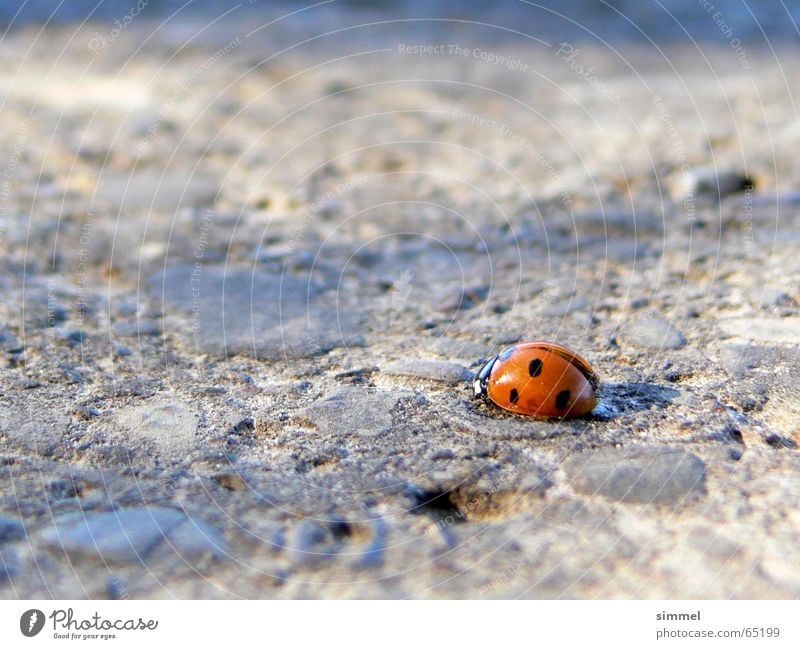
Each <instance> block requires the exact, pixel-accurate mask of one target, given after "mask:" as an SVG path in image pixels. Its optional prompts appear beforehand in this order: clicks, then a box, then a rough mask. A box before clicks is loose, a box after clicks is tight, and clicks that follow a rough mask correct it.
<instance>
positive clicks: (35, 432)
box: [0, 406, 69, 457]
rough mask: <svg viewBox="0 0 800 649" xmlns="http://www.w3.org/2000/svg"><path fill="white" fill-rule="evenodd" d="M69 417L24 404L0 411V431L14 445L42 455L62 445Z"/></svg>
mask: <svg viewBox="0 0 800 649" xmlns="http://www.w3.org/2000/svg"><path fill="white" fill-rule="evenodd" d="M68 425H69V420H68V419H67V417H65V416H64V415H62V414H61V413H59V412H56V411H53V410H50V411H47V412H45V411H41V410H37V411H31V410H29V409H28V408H26V407H24V406H14V407H11V408H4V409H2V410H0V433H2V434H4V435H5V436H6V437H7V438H8V440H9V441H10V442H11V443H12V444H13V445H16V446H19V447H20V448H22V449H25V450H26V451H29V452H31V453H33V454H34V455H39V456H42V457H50V456H53V455H55V454H57V453H58V452H59V451H60V450H62V449H63V448H64V438H65V435H66V433H67V427H68Z"/></svg>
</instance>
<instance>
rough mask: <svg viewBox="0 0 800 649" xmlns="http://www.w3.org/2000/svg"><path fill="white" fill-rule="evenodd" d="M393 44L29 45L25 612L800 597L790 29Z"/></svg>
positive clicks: (20, 300) (15, 221) (18, 176)
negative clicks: (517, 384) (558, 365)
mask: <svg viewBox="0 0 800 649" xmlns="http://www.w3.org/2000/svg"><path fill="white" fill-rule="evenodd" d="M251 4H252V3H251ZM361 4H362V5H366V6H361V7H358V6H355V5H354V4H353V3H343V4H337V3H334V5H331V6H320V7H317V8H316V9H307V10H305V12H304V15H303V16H294V17H291V18H285V19H280V14H281V12H282V11H283V10H287V9H286V7H284V6H283V5H275V4H273V5H269V6H264V7H260V6H256V7H245V8H243V9H242V10H241V11H234V12H232V13H231V14H230V15H228V16H226V17H225V18H224V19H220V20H218V21H214V19H215V18H216V17H218V16H219V15H220V14H221V13H222V9H220V8H219V7H218V6H216V5H214V6H206V8H205V11H204V12H198V13H194V14H188V15H187V16H186V17H185V19H184V20H180V21H179V20H167V21H166V22H165V23H164V24H163V25H162V24H161V22H160V19H156V17H155V16H151V17H149V18H148V16H145V15H142V16H141V17H140V18H139V19H137V20H135V21H133V22H132V23H131V24H130V25H129V26H128V27H127V28H126V29H125V30H124V31H123V32H121V33H120V34H119V35H118V36H117V37H115V38H114V39H113V40H111V41H109V42H107V43H106V44H105V45H104V46H103V47H100V46H98V42H99V41H98V42H95V41H93V39H96V38H97V34H100V35H105V36H106V38H108V35H109V34H110V29H111V23H110V22H109V23H102V22H98V23H88V24H86V25H83V26H79V25H80V23H79V22H78V23H74V22H70V21H72V20H73V19H74V17H73V16H72V15H71V14H70V15H67V14H64V15H60V19H59V20H56V21H53V22H52V23H51V24H50V25H48V26H47V27H46V28H45V29H44V31H42V32H40V31H39V26H38V25H36V26H33V25H32V26H28V27H25V26H19V27H17V26H15V27H13V28H12V29H10V30H9V31H8V32H6V34H5V35H4V36H3V38H2V41H0V58H2V60H3V61H4V70H5V71H4V72H3V73H2V74H0V89H1V90H2V93H1V94H2V100H0V101H2V111H3V115H4V126H5V128H4V129H3V131H2V133H0V141H2V151H3V152H4V153H3V156H2V158H0V165H3V167H4V176H3V177H2V181H3V186H2V192H0V597H5V598H31V599H39V598H50V597H57V598H68V599H80V598H85V597H90V598H112V599H121V598H130V597H143V598H162V597H164V598H167V597H179V598H223V597H225V598H227V597H230V598H235V597H244V598H302V597H325V598H338V597H341V598H349V597H359V598H373V597H381V598H384V597H388V598H410V597H418V598H429V597H487V598H510V597H527V598H681V599H690V598H704V597H708V598H752V599H758V598H797V597H800V455H799V453H800V450H798V445H799V444H800V428H798V423H797V422H798V421H799V420H800V399H798V397H797V395H798V394H800V378H798V377H800V355H799V354H798V346H799V345H800V306H799V302H800V293H799V292H798V281H797V279H798V277H800V198H798V197H799V196H800V167H798V165H797V163H796V159H797V149H798V145H799V144H800V135H798V130H797V123H798V121H797V114H796V111H795V109H794V106H795V105H797V102H796V101H794V99H793V97H794V96H795V95H796V94H797V92H798V86H797V79H796V75H795V76H789V74H788V70H789V69H790V66H789V67H787V65H786V61H788V60H789V59H788V58H786V57H788V56H789V54H787V50H786V42H787V41H785V40H783V39H784V37H785V36H786V35H787V32H786V31H785V29H784V27H785V23H786V21H787V20H788V18H787V17H785V16H784V19H783V20H773V18H774V17H773V16H771V14H770V15H764V16H761V14H758V16H759V17H760V19H761V20H762V23H763V25H764V26H765V28H766V30H767V34H768V35H770V36H774V38H773V40H772V41H770V43H769V45H770V46H772V48H774V49H770V47H768V44H767V43H766V42H765V41H764V39H763V35H761V33H760V32H759V30H757V29H755V28H753V27H752V25H751V24H750V23H747V20H751V21H752V19H751V18H749V17H743V16H742V15H741V12H739V13H736V11H735V6H738V7H739V10H741V6H740V5H736V4H735V3H726V2H720V3H718V4H719V6H720V8H721V11H723V13H724V14H725V15H726V16H727V17H728V20H729V23H730V24H731V25H732V26H733V29H734V30H737V31H735V34H736V37H737V38H738V39H740V42H741V43H743V44H744V45H743V46H742V48H743V49H742V52H743V54H742V53H741V52H737V49H736V48H735V47H733V46H732V43H731V41H730V39H729V38H727V37H726V36H725V34H723V33H721V32H720V30H719V28H718V26H717V24H715V22H714V21H713V19H712V17H711V16H709V15H706V14H705V12H704V11H703V10H702V8H700V7H695V9H694V10H688V9H686V3H683V4H681V3H678V4H679V5H681V7H683V8H682V9H681V8H674V7H673V8H674V9H675V11H676V12H677V13H676V15H677V17H678V19H679V20H683V21H684V22H685V24H686V25H687V27H688V32H689V33H690V34H693V35H695V36H696V37H697V39H698V40H697V41H696V42H695V43H694V44H692V41H689V40H688V39H687V37H686V35H685V34H683V33H682V32H680V31H675V30H672V29H671V28H667V27H666V25H669V24H671V22H670V20H669V19H668V18H667V17H666V15H664V16H662V17H661V18H660V19H658V20H656V19H653V18H652V16H651V15H650V14H649V13H647V12H644V10H643V9H640V8H639V4H638V3H619V5H620V7H622V9H621V11H623V13H625V12H628V13H627V15H628V16H629V17H631V18H632V20H633V21H634V23H635V24H637V25H640V26H641V27H642V29H643V31H642V32H637V31H636V30H635V29H633V28H632V27H631V26H630V24H628V23H627V22H626V21H624V20H623V18H621V17H620V16H619V15H617V14H614V13H613V12H612V11H611V9H610V8H607V9H606V10H603V11H601V10H600V9H598V6H599V5H598V4H597V3H594V4H592V3H588V4H587V3H575V8H571V9H570V11H571V12H575V13H573V14H571V15H572V16H573V18H574V19H575V20H576V22H575V23H569V21H567V20H566V19H560V18H559V17H558V15H554V14H552V13H548V12H547V10H545V9H537V8H536V7H533V6H531V5H524V6H523V5H518V3H500V5H502V6H500V7H498V8H497V9H495V10H489V9H486V8H484V9H480V8H479V7H471V5H468V4H466V3H462V4H458V3H456V4H455V5H454V4H452V3H445V4H443V5H442V6H441V7H440V9H439V11H441V12H443V15H445V17H449V18H453V19H454V20H451V21H432V20H421V19H420V20H410V18H424V17H426V16H427V17H431V16H434V14H435V12H434V14H431V13H430V12H431V11H433V10H431V9H428V8H426V9H419V10H416V9H414V8H413V5H407V4H402V5H399V6H400V7H401V8H397V7H395V8H392V7H391V5H390V4H388V3H361ZM512 4H513V5H514V7H511V6H510V5H512ZM666 4H667V5H669V6H672V4H671V3H666ZM673 4H674V3H673ZM690 4H691V3H690ZM79 5H80V3H75V4H74V5H72V6H73V8H74V10H75V11H78V10H79ZM517 5H518V6H517ZM204 6H205V5H204ZM108 10H109V8H108V7H105V9H104V11H108ZM64 11H66V9H65V10H64ZM120 11H122V12H123V13H124V9H123V8H120ZM287 11H288V10H287ZM415 11H418V12H419V13H415ZM758 11H761V10H758ZM787 11H788V10H787ZM215 12H216V13H215ZM597 12H600V13H599V14H598V13H597ZM767 13H768V12H767ZM601 14H602V15H601ZM0 15H2V14H0ZM120 15H121V14H120ZM537 16H538V17H537ZM434 17H435V16H434ZM23 18H24V19H25V20H30V21H35V20H37V19H38V17H37V15H35V14H25V15H24V16H23ZM111 18H113V16H112V17H111ZM111 18H109V20H110V19H111ZM394 18H403V19H404V20H403V22H394V23H393V22H385V21H387V20H388V21H391V20H392V19H394ZM271 20H278V22H275V23H272V24H271V25H267V23H269V21H271ZM594 24H597V25H599V26H598V29H599V30H600V31H599V32H598V37H595V36H593V35H592V33H593V32H592V31H591V30H590V29H589V28H588V26H589V25H594ZM749 24H750V27H748V25H749ZM358 25H362V26H361V27H356V26H358ZM526 25H529V29H527V28H526ZM581 25H582V26H583V27H580V26H581ZM648 25H650V27H648ZM260 26H264V27H263V28H262V29H257V31H253V30H254V29H256V28H258V27H260ZM584 27H585V28H584ZM648 29H651V32H648V31H647V30H648ZM337 30H339V31H337ZM526 30H527V31H526ZM792 33H793V32H791V30H790V32H788V34H789V35H790V36H791V35H792ZM643 34H645V35H651V36H652V38H654V39H655V40H654V41H653V42H650V41H648V40H647V38H646V37H645V35H643ZM600 36H603V37H605V38H608V39H610V40H609V41H608V43H609V44H611V43H613V44H614V48H612V47H610V46H606V45H604V44H603V42H602V41H601V40H598V38H599V37H600ZM794 36H795V37H796V34H794ZM148 39H149V40H148ZM681 39H683V40H681ZM748 39H749V40H748ZM759 39H760V40H759ZM145 42H147V46H146V47H141V46H142V45H143V43H145ZM93 43H94V47H93ZM417 45H432V46H438V45H443V49H442V51H441V53H439V52H438V51H431V52H429V53H423V54H419V53H418V52H417V53H413V51H412V50H409V48H411V47H412V46H417ZM656 45H658V47H656ZM451 46H458V47H459V48H468V54H464V53H463V52H459V51H458V50H454V49H452V48H451ZM287 48H290V49H287ZM476 52H477V54H476ZM481 53H485V55H483V54H481ZM701 54H702V56H701ZM792 56H794V54H793V55H792ZM501 57H507V58H505V59H501ZM743 57H744V58H743ZM715 170H719V171H718V173H717V172H716V171H715ZM0 173H3V172H0ZM531 339H545V340H555V341H558V342H560V343H562V344H566V345H568V346H570V347H572V348H574V349H575V350H577V351H578V352H580V353H581V354H582V355H583V356H584V357H585V358H586V359H587V360H588V361H589V362H590V363H591V364H592V366H593V367H594V368H595V370H596V372H597V374H598V376H599V377H600V381H601V385H600V388H599V392H598V406H597V408H596V409H595V411H594V412H593V414H592V415H590V416H588V417H586V418H583V419H578V420H571V421H563V422H558V421H556V422H548V421H535V420H530V419H526V418H523V417H519V416H515V415H512V414H510V413H508V412H506V411H502V410H500V409H498V408H497V407H495V406H493V405H491V404H488V403H484V402H482V401H480V400H475V399H474V398H473V397H472V379H473V376H474V374H475V372H477V371H479V369H480V367H481V366H482V364H483V363H485V362H486V360H487V359H489V358H491V357H492V356H494V355H495V354H497V353H498V352H499V351H500V350H501V349H503V348H505V347H507V346H509V345H511V344H513V343H515V342H517V341H522V340H531Z"/></svg>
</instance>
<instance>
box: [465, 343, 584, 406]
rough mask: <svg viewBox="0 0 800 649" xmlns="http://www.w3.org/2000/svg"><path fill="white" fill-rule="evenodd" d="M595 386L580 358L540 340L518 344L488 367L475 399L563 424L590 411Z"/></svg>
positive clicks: (481, 378)
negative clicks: (482, 398) (565, 420)
mask: <svg viewBox="0 0 800 649" xmlns="http://www.w3.org/2000/svg"><path fill="white" fill-rule="evenodd" d="M597 384H598V380H597V376H596V375H595V373H594V370H593V369H592V367H591V366H590V365H589V363H587V362H586V361H585V360H584V359H583V358H581V357H580V356H578V354H576V353H575V352H573V351H572V350H571V349H569V348H567V347H564V346H563V345H557V344H555V343H549V342H544V341H537V342H529V343H520V344H519V345H514V346H513V347H510V348H509V349H506V350H505V351H504V352H503V353H502V354H500V355H499V356H497V357H495V358H493V359H492V360H490V361H489V362H488V363H486V365H484V367H483V369H482V370H481V371H480V373H479V374H478V378H477V380H476V381H475V394H476V395H480V396H488V397H489V399H490V400H491V401H492V402H494V403H495V404H496V405H498V406H500V407H501V408H505V409H506V410H510V411H511V412H515V413H517V414H520V415H529V416H532V417H539V418H542V419H565V418H570V417H581V416H583V415H585V414H587V413H589V412H591V411H592V409H593V408H594V407H595V405H597V399H596V398H595V390H596V388H597Z"/></svg>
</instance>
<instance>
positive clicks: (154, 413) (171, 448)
mask: <svg viewBox="0 0 800 649" xmlns="http://www.w3.org/2000/svg"><path fill="white" fill-rule="evenodd" d="M199 423H200V413H198V412H197V411H196V410H194V409H193V408H192V407H191V406H189V404H186V403H182V402H180V401H164V400H155V399H151V400H148V401H146V402H145V403H142V404H137V405H134V406H127V407H123V408H120V409H119V410H117V411H116V412H114V413H113V415H111V416H110V417H109V420H108V427H109V434H110V435H111V436H112V437H113V438H119V439H120V440H121V441H125V442H127V443H130V442H136V441H138V442H140V443H143V444H144V445H146V446H148V447H150V448H152V449H153V450H157V451H159V452H160V453H162V454H165V455H170V456H173V457H183V456H185V455H186V454H188V453H190V452H191V451H192V450H194V449H195V448H196V447H197V440H196V439H195V434H196V432H197V426H198V424H199Z"/></svg>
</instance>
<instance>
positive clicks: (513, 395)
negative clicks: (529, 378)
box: [509, 388, 519, 403]
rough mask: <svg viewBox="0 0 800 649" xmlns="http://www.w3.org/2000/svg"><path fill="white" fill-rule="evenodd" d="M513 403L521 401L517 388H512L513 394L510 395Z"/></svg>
mask: <svg viewBox="0 0 800 649" xmlns="http://www.w3.org/2000/svg"><path fill="white" fill-rule="evenodd" d="M509 399H510V400H511V403H516V402H517V401H519V392H517V388H511V396H509Z"/></svg>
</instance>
